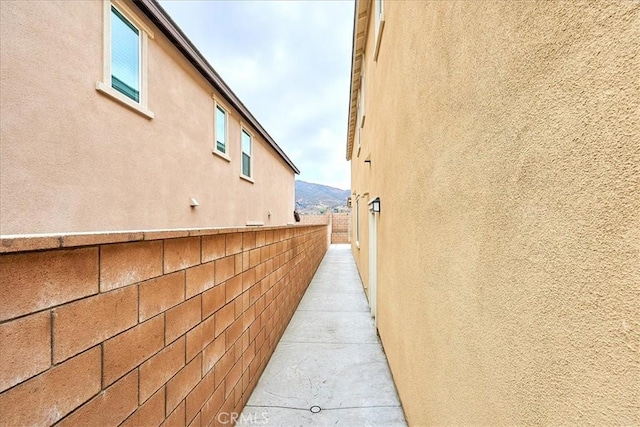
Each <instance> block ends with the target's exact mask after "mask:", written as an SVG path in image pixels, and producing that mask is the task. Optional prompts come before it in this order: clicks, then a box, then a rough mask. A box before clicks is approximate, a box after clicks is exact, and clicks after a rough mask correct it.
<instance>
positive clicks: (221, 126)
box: [216, 105, 227, 154]
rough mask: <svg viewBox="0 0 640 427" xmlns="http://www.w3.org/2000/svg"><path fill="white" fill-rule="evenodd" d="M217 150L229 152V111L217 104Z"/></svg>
mask: <svg viewBox="0 0 640 427" xmlns="http://www.w3.org/2000/svg"><path fill="white" fill-rule="evenodd" d="M216 150H218V151H219V152H221V153H225V154H226V152H227V112H226V111H224V110H223V109H222V108H221V107H220V106H219V105H216Z"/></svg>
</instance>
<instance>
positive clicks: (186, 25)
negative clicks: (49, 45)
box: [160, 0, 353, 189]
mask: <svg viewBox="0 0 640 427" xmlns="http://www.w3.org/2000/svg"><path fill="white" fill-rule="evenodd" d="M160 4H161V5H162V7H163V8H164V9H165V10H166V11H167V12H168V13H169V15H171V17H172V18H173V19H174V20H175V22H176V23H177V24H178V26H179V27H180V28H181V29H182V30H183V31H184V33H185V34H186V35H187V37H189V39H191V41H192V42H193V43H194V44H195V46H196V47H197V48H198V50H199V51H200V53H202V54H203V55H204V57H205V58H207V60H208V61H209V63H210V64H211V65H212V66H213V68H215V70H216V71H217V72H218V73H219V74H220V75H221V76H222V78H223V79H224V81H225V82H226V83H227V84H228V85H229V86H230V87H231V90H233V91H234V92H235V93H236V95H238V97H239V98H240V100H241V101H242V102H243V103H244V104H245V105H246V106H247V107H248V108H249V110H250V111H251V112H252V114H253V115H254V116H255V117H256V119H258V121H259V122H260V123H261V124H262V126H263V127H264V128H265V129H266V130H267V132H269V134H270V135H271V136H272V137H273V138H274V139H275V141H276V142H277V143H278V145H280V147H282V149H283V150H284V151H285V153H287V155H288V156H289V158H290V159H291V160H293V162H294V163H295V164H296V166H298V168H299V169H300V172H301V173H300V175H299V176H298V177H297V179H302V180H304V181H309V182H315V183H318V184H324V185H330V186H333V187H338V188H342V189H348V188H349V187H350V178H349V164H348V163H347V161H346V160H345V152H346V134H347V114H348V103H349V77H350V72H351V42H352V31H353V1H352V0H345V1H336V0H333V1H329V0H319V1H290V0H285V1H264V0H258V1H248V0H236V1H226V0H209V1H187V0H162V1H161V2H160Z"/></svg>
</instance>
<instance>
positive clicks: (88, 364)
mask: <svg viewBox="0 0 640 427" xmlns="http://www.w3.org/2000/svg"><path fill="white" fill-rule="evenodd" d="M327 236H328V234H327V226H326V225H321V226H297V227H269V228H265V229H260V230H254V229H247V228H240V229H218V230H183V231H161V232H139V233H117V234H83V235H67V236H54V237H40V238H33V239H29V238H19V239H16V240H8V239H4V240H3V241H2V244H1V245H0V246H1V251H2V254H0V295H2V298H1V299H0V349H1V350H0V425H51V424H54V423H57V422H60V425H120V424H122V425H131V426H133V425H141V424H144V425H160V424H162V423H164V422H166V425H193V426H200V425H202V426H207V425H209V424H211V423H214V424H224V423H226V422H228V421H229V420H230V419H232V417H231V416H230V414H232V413H234V412H240V411H241V409H242V407H243V406H244V404H245V403H246V401H247V399H248V397H249V395H250V393H251V391H252V390H253V388H254V387H255V384H256V383H257V381H258V378H259V376H260V374H261V373H262V370H263V369H264V368H265V366H266V364H267V362H268V360H269V358H270V356H271V354H272V353H273V351H274V349H275V346H276V344H277V342H278V340H279V338H280V336H281V335H282V333H283V332H284V329H285V327H286V325H287V324H288V322H289V320H290V318H291V316H292V315H293V313H294V311H295V308H296V307H297V305H298V302H299V301H300V299H301V298H302V295H303V294H304V291H305V290H306V288H307V286H308V284H309V282H310V281H311V278H312V276H313V274H314V272H315V270H316V269H317V267H318V265H319V263H320V261H321V260H322V257H323V256H324V253H325V252H326V250H327V247H328V239H327ZM222 415H224V416H222Z"/></svg>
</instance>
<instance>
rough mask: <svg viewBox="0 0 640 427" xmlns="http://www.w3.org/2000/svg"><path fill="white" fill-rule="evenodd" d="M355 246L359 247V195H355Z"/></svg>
mask: <svg viewBox="0 0 640 427" xmlns="http://www.w3.org/2000/svg"><path fill="white" fill-rule="evenodd" d="M356 247H357V248H358V249H360V196H359V195H358V196H356Z"/></svg>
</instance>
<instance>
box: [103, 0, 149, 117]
mask: <svg viewBox="0 0 640 427" xmlns="http://www.w3.org/2000/svg"><path fill="white" fill-rule="evenodd" d="M102 3H103V22H102V24H103V35H102V37H103V46H102V47H103V49H102V51H103V69H102V80H101V81H99V82H97V83H96V90H97V91H98V92H100V93H102V94H103V95H106V96H107V97H109V98H111V99H112V100H114V101H116V102H118V103H120V104H122V105H124V106H126V107H127V108H129V109H131V110H133V111H135V112H137V113H138V114H141V115H143V116H145V117H146V118H148V119H153V117H154V114H153V112H152V111H150V110H149V108H148V95H147V51H148V45H149V39H153V31H152V30H151V28H149V27H148V26H147V25H146V24H145V23H144V22H143V21H142V20H141V19H140V18H139V17H137V16H136V14H135V13H134V12H133V11H132V10H131V9H130V8H129V7H128V6H127V5H126V4H125V3H124V2H123V1H122V0H103V2H102Z"/></svg>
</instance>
